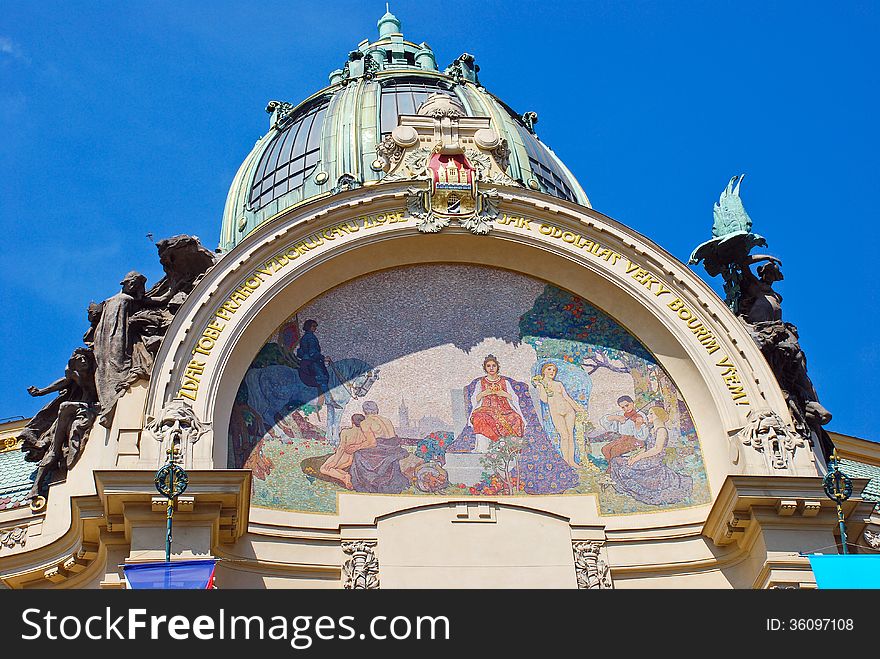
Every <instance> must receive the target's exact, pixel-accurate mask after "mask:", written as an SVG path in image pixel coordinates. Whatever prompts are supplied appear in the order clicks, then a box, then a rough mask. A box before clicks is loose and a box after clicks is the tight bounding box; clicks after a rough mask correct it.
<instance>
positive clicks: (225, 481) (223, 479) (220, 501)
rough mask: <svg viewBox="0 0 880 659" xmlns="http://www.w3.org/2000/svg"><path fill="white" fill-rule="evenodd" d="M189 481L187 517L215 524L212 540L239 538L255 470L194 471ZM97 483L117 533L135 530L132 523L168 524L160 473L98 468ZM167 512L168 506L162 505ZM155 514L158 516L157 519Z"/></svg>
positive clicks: (184, 505) (109, 525)
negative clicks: (157, 506) (160, 499)
mask: <svg viewBox="0 0 880 659" xmlns="http://www.w3.org/2000/svg"><path fill="white" fill-rule="evenodd" d="M187 473H188V475H189V484H188V487H187V489H186V492H185V495H184V497H182V498H181V501H180V502H179V508H180V513H181V516H180V517H178V518H177V519H180V520H181V523H186V519H187V516H191V520H193V521H196V520H198V521H206V520H210V521H212V523H213V533H212V540H213V542H214V543H215V544H217V543H229V542H234V541H235V540H237V539H238V538H240V537H241V536H242V535H243V534H244V533H245V530H246V529H247V519H248V510H249V509H250V494H251V473H250V471H248V470H244V469H215V470H195V469H194V470H190V471H188V472H187ZM94 477H95V487H96V488H97V491H98V497H99V498H100V501H101V503H102V506H103V509H104V516H105V517H106V519H107V529H108V531H110V532H111V533H117V532H123V533H125V534H126V537H128V536H129V534H130V529H131V524H132V522H133V521H134V522H139V523H152V522H160V523H161V524H164V514H163V515H162V516H161V519H160V516H159V515H157V513H156V512H154V499H156V498H157V492H156V486H155V482H154V478H155V474H154V473H153V472H152V471H145V470H134V469H130V470H121V469H119V470H96V471H95V472H94ZM162 512H163V513H164V507H163V508H162ZM153 517H155V520H153V519H152V518H153Z"/></svg>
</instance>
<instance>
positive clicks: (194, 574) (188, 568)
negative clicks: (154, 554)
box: [122, 558, 217, 590]
mask: <svg viewBox="0 0 880 659" xmlns="http://www.w3.org/2000/svg"><path fill="white" fill-rule="evenodd" d="M216 563H217V561H216V559H213V558H210V559H202V560H197V561H171V562H170V563H166V562H165V561H162V562H161V563H136V564H132V565H124V566H123V567H122V571H123V573H124V574H125V581H126V583H127V584H128V587H129V588H133V589H139V588H158V589H169V588H174V589H177V588H185V589H195V590H201V589H206V588H207V589H210V588H213V587H214V566H215V565H216Z"/></svg>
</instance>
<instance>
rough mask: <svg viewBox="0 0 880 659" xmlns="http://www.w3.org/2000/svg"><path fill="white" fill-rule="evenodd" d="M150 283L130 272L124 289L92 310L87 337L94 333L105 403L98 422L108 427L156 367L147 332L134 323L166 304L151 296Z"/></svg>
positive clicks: (99, 383) (100, 395)
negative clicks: (120, 404)
mask: <svg viewBox="0 0 880 659" xmlns="http://www.w3.org/2000/svg"><path fill="white" fill-rule="evenodd" d="M146 283H147V278H146V277H144V276H143V275H142V274H140V273H139V272H133V271H132V272H129V273H128V274H127V275H126V276H125V277H124V278H123V280H122V281H121V282H120V284H121V285H122V290H121V291H120V292H119V293H117V294H116V295H114V296H113V297H110V298H108V299H106V300H104V301H103V302H102V303H101V304H100V310H93V307H91V306H90V307H89V309H90V314H89V315H90V316H97V322H95V323H94V325H93V331H90V332H89V333H88V334H87V335H86V336H87V337H88V336H89V334H91V337H90V338H91V339H92V341H91V344H92V349H93V350H94V353H95V359H96V361H97V368H96V371H95V384H96V385H97V389H98V400H99V401H100V403H101V414H100V417H99V419H98V422H99V423H100V424H101V425H102V426H104V427H106V428H109V427H110V425H111V424H112V422H113V413H114V411H115V410H116V402H117V401H118V400H119V399H120V398H121V397H122V395H123V394H124V393H125V392H126V391H128V389H129V387H131V385H132V384H134V383H135V382H136V381H137V380H138V378H141V377H148V376H149V373H150V368H151V367H152V360H151V359H150V358H149V353H148V352H147V350H146V348H145V347H144V346H143V345H142V343H141V341H140V339H141V333H142V332H143V329H139V328H138V327H137V326H136V325H134V324H133V323H132V318H133V317H134V316H135V314H136V313H137V312H139V311H140V310H141V309H144V308H145V307H148V306H153V307H158V306H160V305H161V304H162V300H161V299H157V298H149V297H147V295H146ZM138 344H140V345H138Z"/></svg>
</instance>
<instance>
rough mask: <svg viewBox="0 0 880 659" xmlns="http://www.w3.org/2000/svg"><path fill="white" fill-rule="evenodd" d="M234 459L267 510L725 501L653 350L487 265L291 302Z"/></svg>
mask: <svg viewBox="0 0 880 659" xmlns="http://www.w3.org/2000/svg"><path fill="white" fill-rule="evenodd" d="M228 466H229V467H230V468H247V469H251V470H253V476H254V478H253V499H252V502H253V505H256V506H260V507H267V508H276V509H285V510H295V511H302V512H318V513H334V512H335V511H336V509H337V495H338V494H339V493H342V492H357V493H369V494H397V495H409V496H417V495H448V496H455V497H461V496H481V495H483V496H486V495H490V496H494V497H497V496H523V495H534V496H539V495H583V494H596V495H597V497H598V502H599V507H600V511H601V513H602V514H605V515H615V514H627V513H637V512H649V511H660V510H669V509H677V508H682V507H688V506H694V505H699V504H704V503H707V502H709V501H710V492H709V487H708V483H707V479H706V472H705V467H704V464H703V458H702V451H701V449H700V442H699V440H698V438H697V434H696V431H695V429H694V424H693V422H692V419H691V415H690V412H689V411H688V408H687V406H686V405H685V402H684V400H683V399H682V398H681V395H680V394H679V392H678V389H677V388H676V386H675V384H674V383H673V382H672V380H671V379H670V378H669V376H668V375H667V373H666V372H665V371H664V370H663V368H662V367H661V366H660V365H659V364H658V363H657V361H656V359H655V358H654V357H653V355H652V354H651V353H650V352H649V351H648V350H647V349H646V348H645V347H644V346H643V345H642V344H641V343H640V342H639V341H638V340H637V339H636V338H635V337H634V336H632V335H631V334H630V333H629V332H627V331H626V330H625V329H624V328H623V327H621V326H620V325H619V324H618V323H617V322H616V321H615V320H614V319H612V318H611V317H610V316H608V315H607V314H605V313H604V312H602V311H601V310H599V309H597V308H596V307H594V306H592V305H591V304H590V303H589V302H587V301H586V300H584V299H582V298H580V297H578V296H576V295H574V294H572V293H569V292H567V291H564V290H562V289H560V288H557V287H556V286H553V285H550V284H546V283H544V282H541V281H538V280H536V279H533V278H530V277H527V276H524V275H520V274H516V273H512V272H508V271H503V270H497V269H492V268H487V267H481V266H470V265H424V266H410V267H403V268H395V269H392V270H387V271H383V272H380V273H374V274H372V275H368V276H365V277H362V278H360V279H357V280H354V281H351V282H349V283H346V284H344V285H342V286H339V287H338V288H335V289H333V290H331V291H328V292H327V293H325V294H323V295H321V296H320V297H319V298H317V299H315V300H313V301H312V302H310V303H309V304H307V305H306V306H305V307H303V308H302V309H300V310H298V311H297V312H296V313H294V314H293V315H291V316H290V317H289V318H288V319H287V321H285V322H284V323H283V324H282V325H281V326H280V327H278V329H277V330H276V331H275V332H274V333H273V335H272V336H271V337H269V339H268V341H267V342H266V343H265V345H264V346H263V347H262V349H261V350H260V352H259V353H258V355H257V356H256V358H255V359H254V361H253V363H252V364H251V366H250V368H249V369H248V371H247V373H246V375H245V377H244V379H243V381H242V382H241V386H240V388H239V390H238V395H237V397H236V402H235V405H234V408H233V411H232V417H231V420H230V434H229V462H228Z"/></svg>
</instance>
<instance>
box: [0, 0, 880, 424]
mask: <svg viewBox="0 0 880 659" xmlns="http://www.w3.org/2000/svg"><path fill="white" fill-rule="evenodd" d="M391 9H392V11H393V12H394V13H395V14H396V15H397V16H398V17H399V18H400V19H401V21H402V22H403V31H404V34H405V35H406V37H407V38H408V39H411V40H413V41H416V42H421V41H427V42H428V43H429V44H430V45H431V46H432V48H433V49H434V51H435V53H436V54H437V59H438V63H439V64H440V66H441V67H442V66H445V65H446V64H448V63H449V62H451V61H452V60H453V59H454V58H455V57H457V56H458V55H459V54H461V53H462V52H470V53H473V54H474V55H475V56H476V58H477V63H478V64H479V65H480V67H481V70H480V79H481V82H482V83H483V84H484V85H485V86H486V87H487V88H488V89H489V90H490V91H492V92H493V93H495V94H497V95H498V96H499V97H501V98H502V99H504V100H505V101H506V102H507V103H508V104H509V105H511V106H512V107H513V108H514V109H516V110H517V111H519V112H525V111H527V110H534V111H536V112H538V114H539V115H540V121H539V123H538V125H537V130H538V134H539V136H540V137H541V138H542V139H543V140H544V141H545V142H546V143H547V144H549V145H550V146H551V147H552V148H553V149H554V150H555V151H556V153H557V154H558V155H559V156H560V157H561V158H562V159H563V160H564V161H565V163H566V164H567V165H568V166H569V167H570V169H571V170H572V171H573V172H574V174H575V175H576V176H577V177H578V179H579V180H580V182H581V184H582V185H583V187H584V189H585V190H586V192H587V194H588V195H589V196H590V200H591V201H592V204H593V206H594V208H596V209H597V210H599V211H601V212H602V213H605V214H607V215H610V216H611V217H613V218H615V219H617V220H619V221H621V222H623V223H625V224H627V225H629V226H631V227H633V228H635V229H636V230H638V231H640V232H642V233H644V234H646V235H647V236H649V237H650V238H652V239H653V240H655V241H656V242H657V243H659V244H660V245H661V246H663V247H664V248H666V249H667V250H668V251H670V252H671V253H672V254H674V255H675V256H677V257H678V258H679V259H682V260H686V259H687V257H688V256H689V254H690V251H691V249H692V248H693V247H694V246H695V245H697V244H698V243H700V242H702V241H704V240H706V239H707V238H708V237H709V232H710V230H711V224H712V204H713V203H714V201H715V200H716V199H717V198H718V194H719V193H720V191H721V190H722V189H723V188H724V186H725V184H726V183H727V180H728V179H729V178H730V177H731V176H733V175H734V174H739V173H742V172H746V173H747V176H746V180H745V183H744V184H743V189H742V195H743V198H744V201H745V204H746V208H747V209H748V211H749V213H750V215H751V216H752V219H753V220H754V222H755V225H754V229H755V231H757V232H758V233H760V234H762V235H764V236H765V237H766V238H767V239H768V242H769V250H768V251H769V252H771V253H773V254H775V255H776V256H778V257H780V258H781V259H782V263H783V272H784V274H785V281H783V282H781V284H780V285H778V287H777V288H778V290H779V291H780V292H781V293H782V295H783V296H784V303H783V310H784V315H785V319H786V320H789V321H791V322H794V323H795V324H796V325H798V327H799V329H800V334H801V344H802V346H803V347H804V349H805V351H806V353H807V357H808V360H809V372H810V375H811V376H812V378H813V381H814V383H815V384H816V387H817V389H818V391H819V395H820V398H821V400H822V402H823V403H824V404H825V406H826V407H828V409H829V410H830V411H831V412H832V413H833V414H834V419H833V421H832V422H831V424H830V426H829V427H830V428H831V429H832V430H837V431H839V432H843V433H846V434H852V435H856V436H861V437H867V438H871V439H875V440H876V439H880V435H878V434H877V432H876V423H875V412H874V409H873V405H874V404H875V403H874V400H873V398H872V397H871V396H872V395H873V394H871V393H870V392H871V391H873V390H874V389H875V388H876V387H877V384H878V376H877V371H878V367H880V342H878V340H877V339H876V338H875V337H874V335H873V328H874V327H875V326H876V325H877V324H878V323H877V321H878V319H880V313H878V310H877V307H878V305H877V298H878V295H877V292H876V290H877V281H878V277H877V276H876V274H875V272H876V270H877V268H876V265H875V262H874V258H873V253H874V251H873V249H871V247H870V243H871V242H872V240H873V239H874V236H875V227H876V225H877V219H878V212H877V210H876V205H875V203H874V201H875V198H876V197H877V193H878V185H877V182H876V176H877V172H878V170H880V167H878V165H880V163H878V160H880V155H878V154H880V139H878V137H880V131H878V127H877V121H876V118H875V117H876V113H877V106H878V94H880V91H878V90H880V84H878V83H880V80H878V77H880V74H878V66H877V65H878V51H877V46H876V35H877V34H878V32H880V5H878V4H877V3H876V2H870V1H863V2H858V1H849V2H846V3H843V6H836V7H835V6H832V5H831V4H830V3H827V2H809V1H807V2H797V3H794V2H792V3H778V2H775V3H768V2H753V1H749V0H745V1H740V2H727V1H724V2H684V1H682V2H670V1H665V2H664V1H656V2H610V1H593V2H583V3H580V2H555V3H554V2H542V3H536V2H533V3H523V2H499V1H482V2H473V1H466V2H465V1H459V0H448V1H446V2H442V3H426V2H414V1H410V0H406V1H403V0H396V1H395V2H393V3H392V6H391ZM384 11H385V7H384V2H363V1H348V0H346V1H344V2H320V3H318V2H265V1H264V2H259V3H254V2H210V3H208V2H200V3H197V2H181V1H179V0H178V1H175V2H158V1H157V2H124V3H120V2H89V3H82V2H52V3H48V2H10V1H9V0H0V226H2V231H3V237H4V240H3V242H2V246H0V250H2V251H0V277H2V296H3V301H4V309H3V311H4V313H2V314H0V331H2V333H3V336H4V338H5V340H4V342H3V345H2V348H0V350H2V352H0V363H2V364H3V367H2V368H3V378H2V381H0V387H2V389H0V417H7V416H12V415H25V416H28V415H31V414H33V413H34V412H35V411H36V410H37V409H39V407H40V406H41V404H42V402H45V401H42V402H41V401H39V400H37V399H32V398H31V397H30V396H28V395H27V393H26V392H25V388H26V387H27V385H29V384H36V385H38V386H45V385H46V384H47V383H49V382H51V381H52V380H53V379H55V378H57V377H59V376H60V375H61V373H62V372H63V369H64V365H65V363H66V360H67V358H68V356H69V355H70V352H71V351H72V349H73V348H74V347H76V346H77V345H79V344H80V341H81V337H82V334H83V332H84V330H85V329H86V326H87V322H86V307H87V305H88V303H89V301H90V300H102V299H105V298H107V297H109V296H110V295H113V294H114V293H116V292H118V290H119V286H118V285H117V282H118V281H119V280H120V279H121V278H122V276H123V275H124V274H125V273H126V272H128V271H129V270H132V269H138V270H140V271H142V272H144V273H145V274H146V275H147V276H148V278H149V281H150V282H151V283H152V282H154V281H155V280H156V279H157V278H158V277H160V276H161V268H160V266H159V263H158V259H157V258H156V253H155V247H154V246H153V245H152V244H151V242H150V241H149V240H148V238H147V237H146V236H147V234H148V233H151V234H153V235H154V236H155V238H156V239H159V238H163V237H167V236H170V235H173V234H177V233H193V234H196V235H198V236H200V237H201V238H202V239H203V241H204V242H205V243H206V245H208V246H209V247H214V246H215V245H216V244H217V241H218V236H219V230H220V220H221V216H222V212H223V205H224V202H225V198H226V193H227V190H228V187H229V184H230V182H231V180H232V177H233V175H234V174H235V171H236V169H237V168H238V166H239V164H240V163H241V161H242V160H243V158H244V157H245V155H246V154H247V153H248V151H249V150H250V148H251V147H252V146H253V144H254V142H255V141H256V140H257V139H258V138H259V137H260V136H261V135H262V134H263V133H264V132H265V131H266V130H267V127H268V117H267V115H266V114H265V113H264V111H263V108H265V106H266V102H267V101H268V100H270V99H282V100H288V101H293V102H298V101H299V100H301V99H303V98H305V97H306V96H308V95H310V94H311V93H313V92H314V91H316V90H318V89H319V88H321V87H323V86H325V84H326V82H327V75H328V74H329V73H330V71H332V70H333V69H335V68H339V67H341V66H342V64H343V63H344V61H345V58H346V55H347V53H348V51H349V50H351V49H352V48H354V47H355V46H356V45H357V43H358V42H359V41H361V40H362V39H364V38H366V37H370V38H373V37H374V36H375V35H376V33H377V32H376V21H377V20H378V18H379V17H380V16H381V15H382V14H383V13H384ZM700 273H701V275H702V274H703V272H702V269H700ZM718 289H719V286H718V284H717V283H716V290H718ZM855 384H858V385H859V387H858V388H854V385H855Z"/></svg>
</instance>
